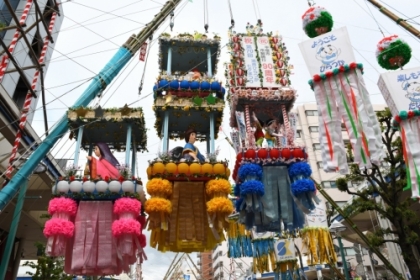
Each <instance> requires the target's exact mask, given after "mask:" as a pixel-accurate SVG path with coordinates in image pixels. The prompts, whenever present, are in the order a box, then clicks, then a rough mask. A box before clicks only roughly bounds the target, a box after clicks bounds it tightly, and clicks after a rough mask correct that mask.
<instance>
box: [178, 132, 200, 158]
mask: <svg viewBox="0 0 420 280" xmlns="http://www.w3.org/2000/svg"><path fill="white" fill-rule="evenodd" d="M196 138H197V131H196V130H195V129H194V128H189V129H188V130H187V131H186V132H185V142H186V144H185V146H184V150H183V151H182V154H183V157H184V159H186V160H192V161H199V162H201V163H203V162H204V161H205V158H204V156H203V155H202V154H201V153H200V151H199V150H198V148H197V147H196V146H195V145H194V143H195V140H196Z"/></svg>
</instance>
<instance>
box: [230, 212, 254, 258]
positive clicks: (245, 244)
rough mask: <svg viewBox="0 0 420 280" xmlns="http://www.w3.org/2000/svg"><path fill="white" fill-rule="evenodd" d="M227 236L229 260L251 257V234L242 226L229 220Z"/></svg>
mask: <svg viewBox="0 0 420 280" xmlns="http://www.w3.org/2000/svg"><path fill="white" fill-rule="evenodd" d="M227 234H228V257H229V258H242V257H252V256H253V250H252V243H251V232H249V231H247V230H246V229H245V226H244V225H242V224H239V223H237V221H232V220H230V221H229V229H228V232H227Z"/></svg>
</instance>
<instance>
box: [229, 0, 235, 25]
mask: <svg viewBox="0 0 420 280" xmlns="http://www.w3.org/2000/svg"><path fill="white" fill-rule="evenodd" d="M228 5H229V13H230V29H233V28H234V27H235V20H234V19H233V13H232V5H231V3H230V0H228Z"/></svg>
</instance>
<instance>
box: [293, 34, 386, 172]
mask: <svg viewBox="0 0 420 280" xmlns="http://www.w3.org/2000/svg"><path fill="white" fill-rule="evenodd" d="M299 47H300V49H301V52H302V54H303V56H304V59H305V61H306V64H307V66H308V70H309V72H310V74H311V75H313V79H311V80H310V81H309V84H310V85H311V87H312V89H313V90H314V93H315V98H316V101H317V104H318V110H319V123H320V127H319V128H320V132H319V140H320V145H321V152H322V163H323V169H324V171H325V172H336V171H339V172H340V173H341V174H347V173H348V164H347V156H346V149H345V146H344V144H343V139H342V122H343V125H344V127H345V128H346V130H347V132H348V134H349V139H350V144H351V146H352V148H353V152H354V162H355V163H356V164H358V165H359V167H360V168H371V167H372V163H374V164H378V165H379V164H380V162H381V159H382V157H383V150H382V140H381V129H380V126H379V123H378V120H377V118H376V114H375V112H374V110H373V107H372V104H371V102H370V99H369V93H368V92H367V89H366V85H365V83H364V81H363V77H362V74H363V66H362V65H361V64H357V63H355V62H354V61H355V58H354V54H353V49H352V46H351V43H350V39H349V37H348V33H347V30H346V28H345V27H342V28H339V29H336V30H334V31H331V32H329V33H326V34H323V35H320V36H318V37H316V38H314V39H310V40H308V41H305V42H303V43H301V44H300V45H299Z"/></svg>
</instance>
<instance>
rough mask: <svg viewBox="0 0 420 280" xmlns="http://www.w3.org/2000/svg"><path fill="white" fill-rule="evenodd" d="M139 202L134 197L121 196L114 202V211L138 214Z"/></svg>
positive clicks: (116, 212)
mask: <svg viewBox="0 0 420 280" xmlns="http://www.w3.org/2000/svg"><path fill="white" fill-rule="evenodd" d="M140 207H141V203H140V201H138V200H137V199H135V198H128V197H123V198H120V199H117V200H116V201H115V203H114V213H115V214H118V215H119V214H123V213H133V214H134V215H136V216H137V215H138V214H139V213H140Z"/></svg>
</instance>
